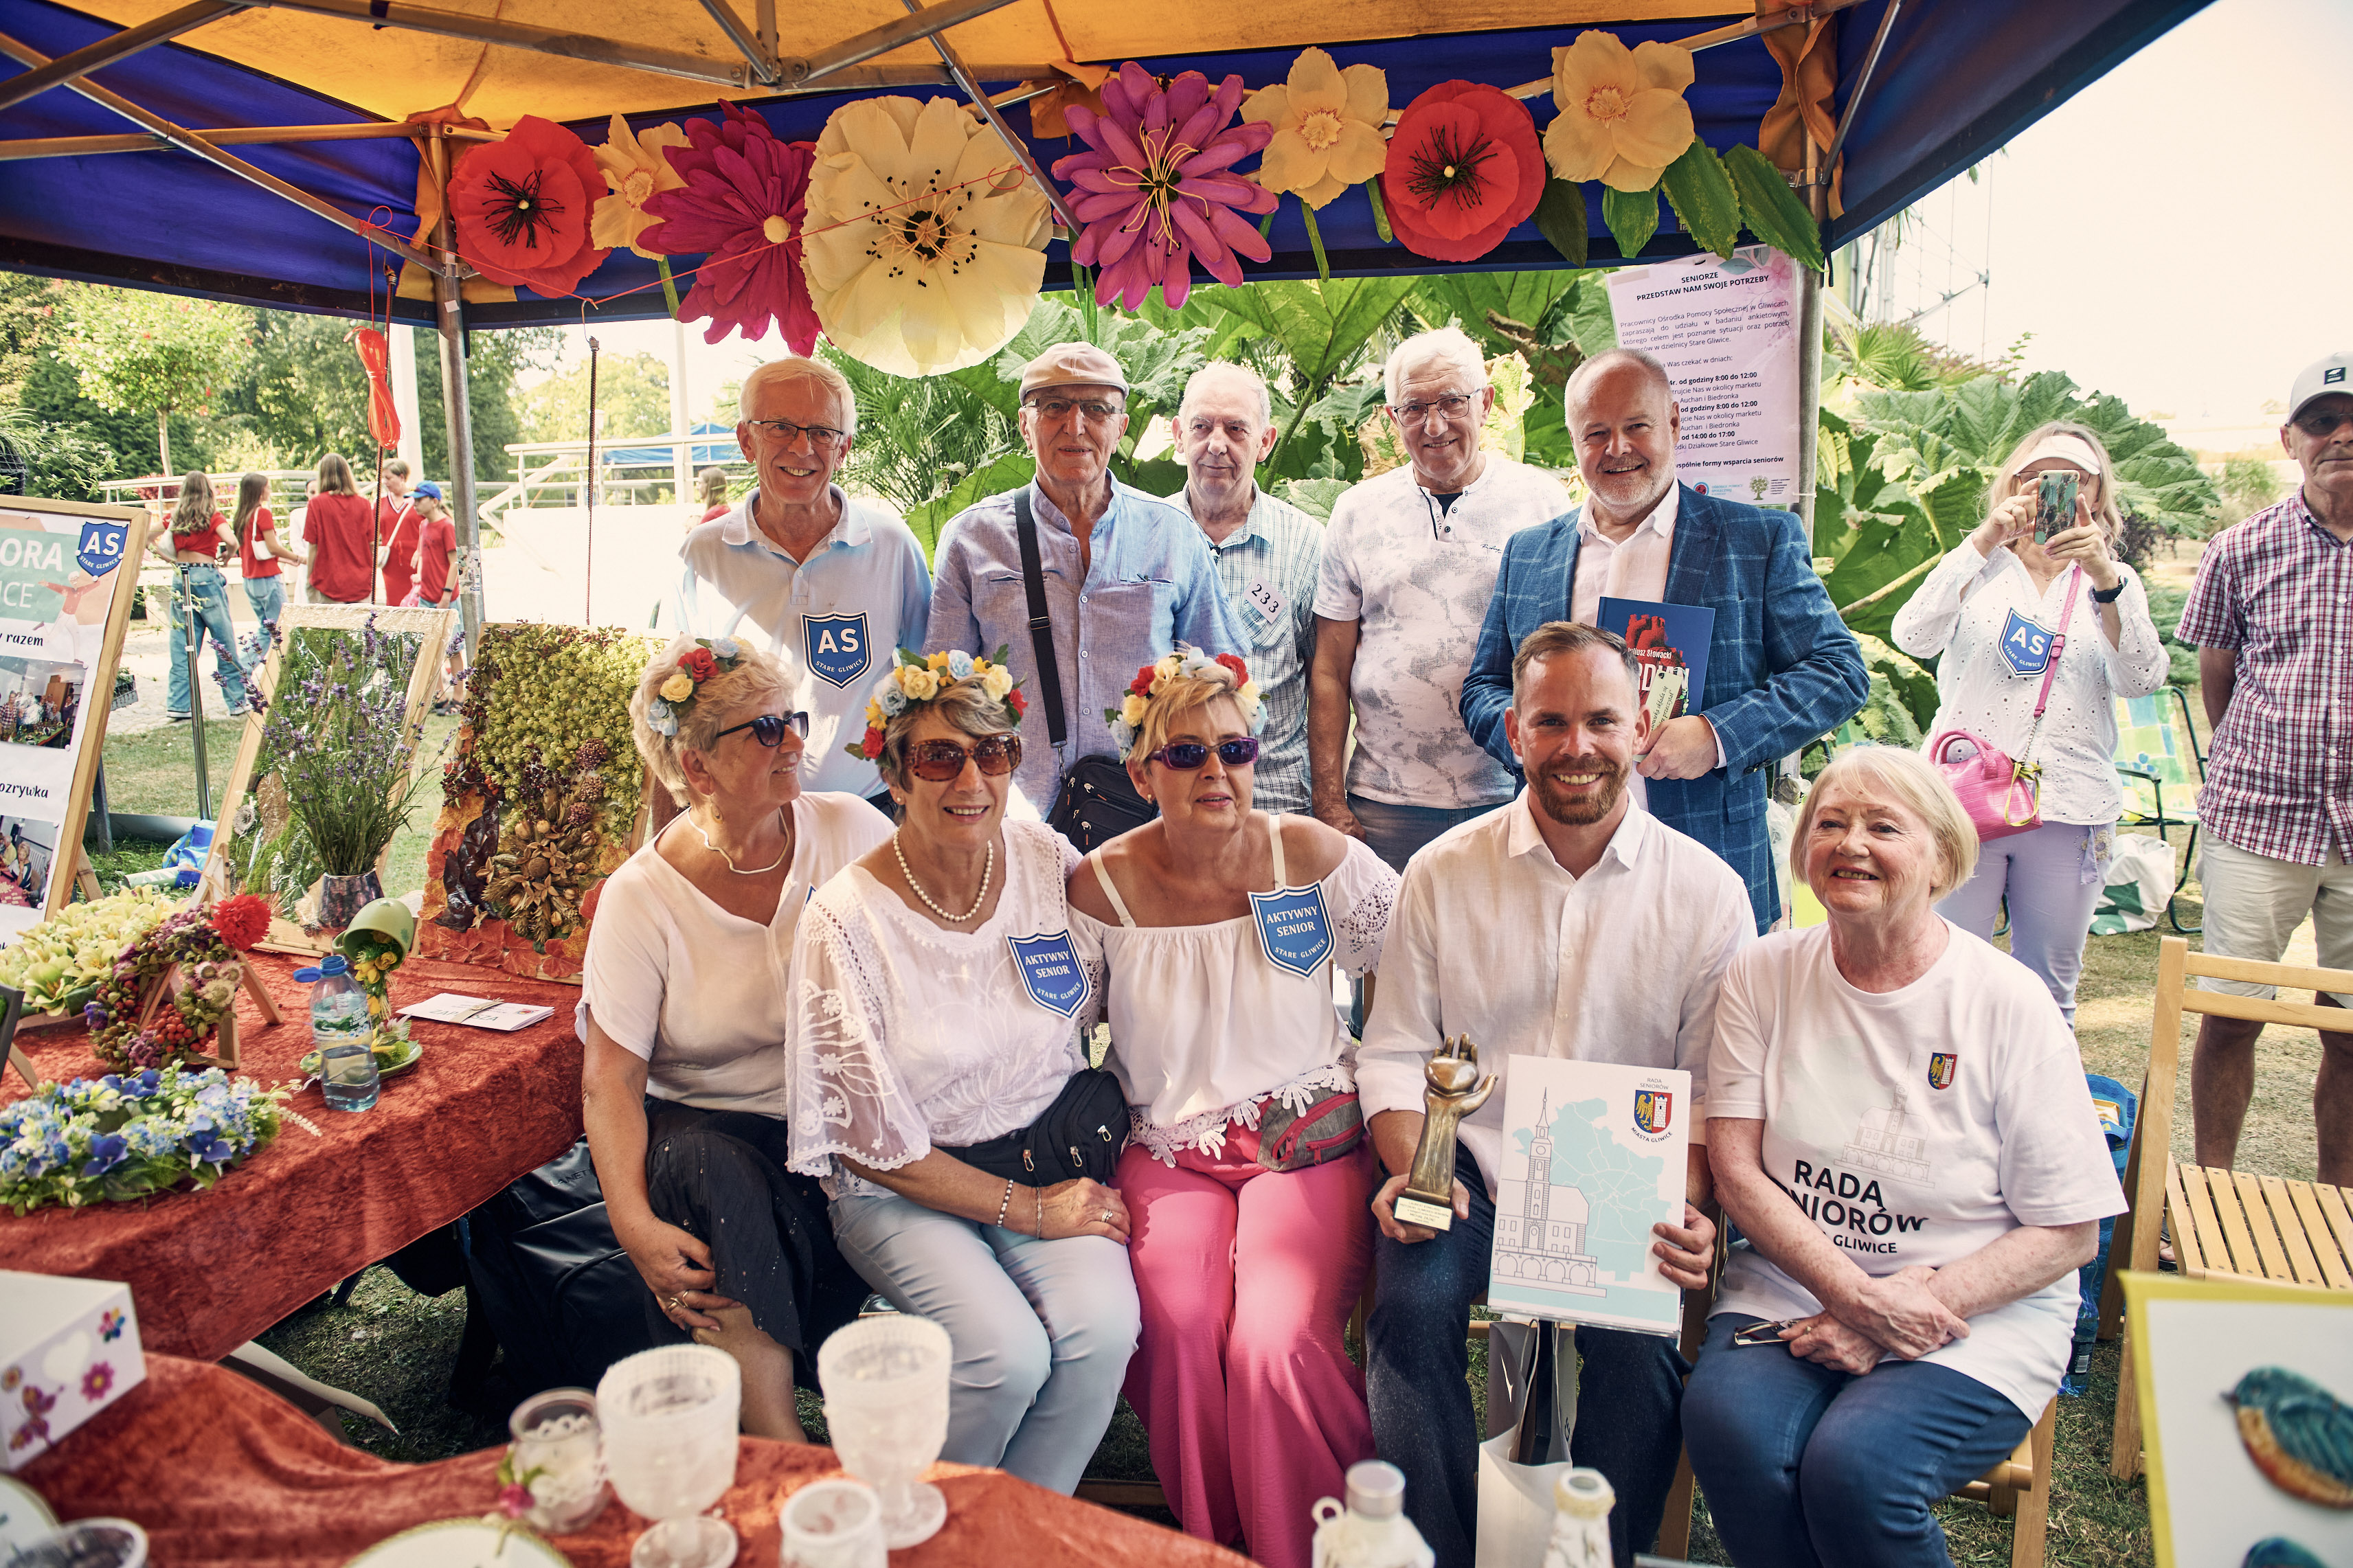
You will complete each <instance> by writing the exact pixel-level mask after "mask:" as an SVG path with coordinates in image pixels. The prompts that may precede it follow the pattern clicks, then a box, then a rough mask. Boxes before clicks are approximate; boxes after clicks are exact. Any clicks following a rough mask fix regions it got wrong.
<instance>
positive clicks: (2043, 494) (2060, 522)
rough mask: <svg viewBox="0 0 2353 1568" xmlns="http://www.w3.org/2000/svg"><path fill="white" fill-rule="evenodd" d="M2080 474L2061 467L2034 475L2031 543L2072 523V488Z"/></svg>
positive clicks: (2073, 489) (2073, 491) (2046, 539)
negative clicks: (2034, 490)
mask: <svg viewBox="0 0 2353 1568" xmlns="http://www.w3.org/2000/svg"><path fill="white" fill-rule="evenodd" d="M2082 482H2083V476H2082V475H2081V474H2078V473H2076V472H2075V471H2074V470H2073V469H2072V468H2063V469H2059V470H2056V471H2054V472H2052V473H2048V474H2040V475H2037V476H2036V483H2037V485H2038V487H2039V488H2038V491H2037V494H2036V497H2035V508H2034V542H2035V543H2037V544H2042V543H2046V542H2049V540H2050V538H2051V536H2052V534H2054V533H2057V532H2058V531H2060V530H2062V529H2067V528H2073V527H2074V526H2075V489H2076V487H2077V486H2078V485H2079V484H2081V483H2082Z"/></svg>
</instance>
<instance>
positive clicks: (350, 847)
mask: <svg viewBox="0 0 2353 1568" xmlns="http://www.w3.org/2000/svg"><path fill="white" fill-rule="evenodd" d="M419 640H420V639H419V638H418V637H417V635H416V634H414V633H387V632H380V631H378V630H377V629H376V626H375V617H374V616H370V617H369V618H368V621H367V623H366V624H365V625H364V626H362V627H361V628H360V630H358V631H357V632H351V631H345V630H341V629H332V630H331V629H327V628H323V627H315V626H305V627H301V628H298V629H296V630H295V631H294V632H293V633H292V635H291V636H290V637H289V638H288V640H287V644H286V652H285V656H284V663H283V665H282V666H281V669H280V677H279V681H278V691H277V696H276V697H275V699H274V700H272V702H271V704H270V709H269V726H268V728H267V729H265V730H264V731H262V738H261V763H260V766H259V770H258V771H259V772H260V773H265V774H275V775H276V776H277V778H278V780H279V783H280V785H281V786H282V787H283V789H284V791H285V805H286V810H287V812H288V814H289V816H290V819H291V825H293V826H297V827H299V828H300V830H301V836H302V837H303V838H304V839H306V840H307V841H308V847H309V851H310V855H311V857H314V858H315V859H316V863H317V865H318V866H319V868H321V870H322V871H323V872H324V873H325V874H326V875H328V876H331V877H356V876H360V875H362V874H364V873H365V872H367V871H371V870H373V869H374V868H375V863H376V858H377V857H379V856H381V855H382V854H383V853H384V851H385V846H386V845H389V844H390V843H391V842H392V840H393V836H394V835H396V834H397V833H398V832H399V831H400V830H401V829H402V828H404V827H406V826H407V825H408V818H409V816H410V814H411V813H412V812H413V811H414V810H415V809H416V805H417V796H418V795H419V794H420V793H422V792H423V790H424V788H425V786H426V784H427V783H428V782H429V781H430V779H431V778H432V773H430V772H429V771H428V770H426V769H421V768H417V767H415V766H413V765H412V764H413V763H414V759H415V756H416V752H417V730H416V729H415V728H413V727H412V726H411V725H410V723H409V722H408V677H409V671H410V670H411V669H412V668H414V667H415V665H416V662H417V654H418V651H419V649H418V644H419Z"/></svg>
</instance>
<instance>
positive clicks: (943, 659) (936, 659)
mask: <svg viewBox="0 0 2353 1568" xmlns="http://www.w3.org/2000/svg"><path fill="white" fill-rule="evenodd" d="M923 662H924V663H925V664H927V665H929V666H930V667H931V668H932V670H933V673H934V674H937V675H945V674H946V673H947V672H948V656H947V654H946V653H945V651H942V652H939V653H935V654H932V655H930V656H929V657H927V658H925V659H924V660H923Z"/></svg>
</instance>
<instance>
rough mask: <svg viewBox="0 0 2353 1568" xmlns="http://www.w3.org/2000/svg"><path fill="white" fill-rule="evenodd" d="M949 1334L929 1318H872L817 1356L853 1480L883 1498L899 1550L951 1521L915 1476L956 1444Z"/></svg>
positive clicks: (828, 1418)
mask: <svg viewBox="0 0 2353 1568" xmlns="http://www.w3.org/2000/svg"><path fill="white" fill-rule="evenodd" d="M954 1359H955V1356H954V1352H953V1350H952V1349H951V1347H950V1345H949V1343H948V1331H946V1330H945V1329H944V1328H942V1327H940V1326H939V1325H938V1324H937V1323H934V1322H933V1321H931V1320H930V1319H928V1318H917V1317H912V1316H909V1315H908V1314H906V1313H903V1312H892V1313H888V1314H886V1315H883V1316H881V1317H873V1318H865V1319H861V1320H860V1321H858V1322H855V1323H852V1324H850V1325H849V1327H848V1328H845V1329H842V1330H841V1331H839V1332H837V1333H835V1334H834V1335H833V1337H832V1338H830V1339H828V1340H827V1341H826V1342H825V1343H824V1345H823V1346H821V1347H820V1348H819V1349H818V1352H817V1376H818V1384H820V1385H821V1386H822V1387H823V1388H824V1390H825V1425H826V1430H827V1432H828V1434H829V1435H830V1436H832V1439H833V1447H834V1452H835V1453H837V1454H839V1456H840V1457H841V1463H842V1466H843V1468H845V1469H847V1470H849V1473H850V1474H851V1475H854V1476H856V1477H858V1478H859V1479H860V1480H863V1481H869V1482H871V1483H872V1484H873V1486H874V1489H876V1490H877V1491H878V1492H880V1493H881V1498H882V1535H883V1539H884V1541H885V1542H888V1543H889V1545H890V1548H891V1550H892V1551H893V1552H896V1551H899V1550H901V1549H902V1548H904V1547H909V1546H913V1545H916V1544H918V1543H919V1542H925V1541H929V1540H930V1539H931V1538H932V1537H933V1535H934V1534H935V1533H937V1532H938V1531H939V1528H940V1526H941V1525H943V1524H944V1523H946V1522H947V1517H948V1500H947V1499H946V1497H945V1496H944V1495H943V1494H942V1493H941V1491H940V1489H939V1488H937V1487H934V1486H930V1485H927V1484H925V1483H923V1482H920V1481H918V1480H916V1479H915V1478H916V1477H917V1476H919V1475H921V1474H922V1473H923V1468H924V1467H925V1466H927V1465H929V1464H930V1463H931V1462H932V1461H933V1460H934V1459H936V1458H939V1457H940V1449H941V1447H943V1446H944V1444H945V1443H946V1442H947V1440H948V1368H949V1366H950V1364H951V1363H952V1362H953V1361H954Z"/></svg>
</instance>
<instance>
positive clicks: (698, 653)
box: [678, 647, 719, 686]
mask: <svg viewBox="0 0 2353 1568" xmlns="http://www.w3.org/2000/svg"><path fill="white" fill-rule="evenodd" d="M678 667H679V668H681V669H682V670H684V671H686V673H687V674H689V675H691V676H692V677H693V678H694V680H695V684H696V685H698V686H699V685H701V684H702V682H704V681H706V680H708V679H711V678H712V675H714V674H716V673H717V672H718V669H719V660H718V659H717V658H715V657H713V656H712V651H711V650H710V649H709V648H707V647H698V648H689V649H688V650H687V653H686V657H685V658H681V659H680V660H679V661H678Z"/></svg>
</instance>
